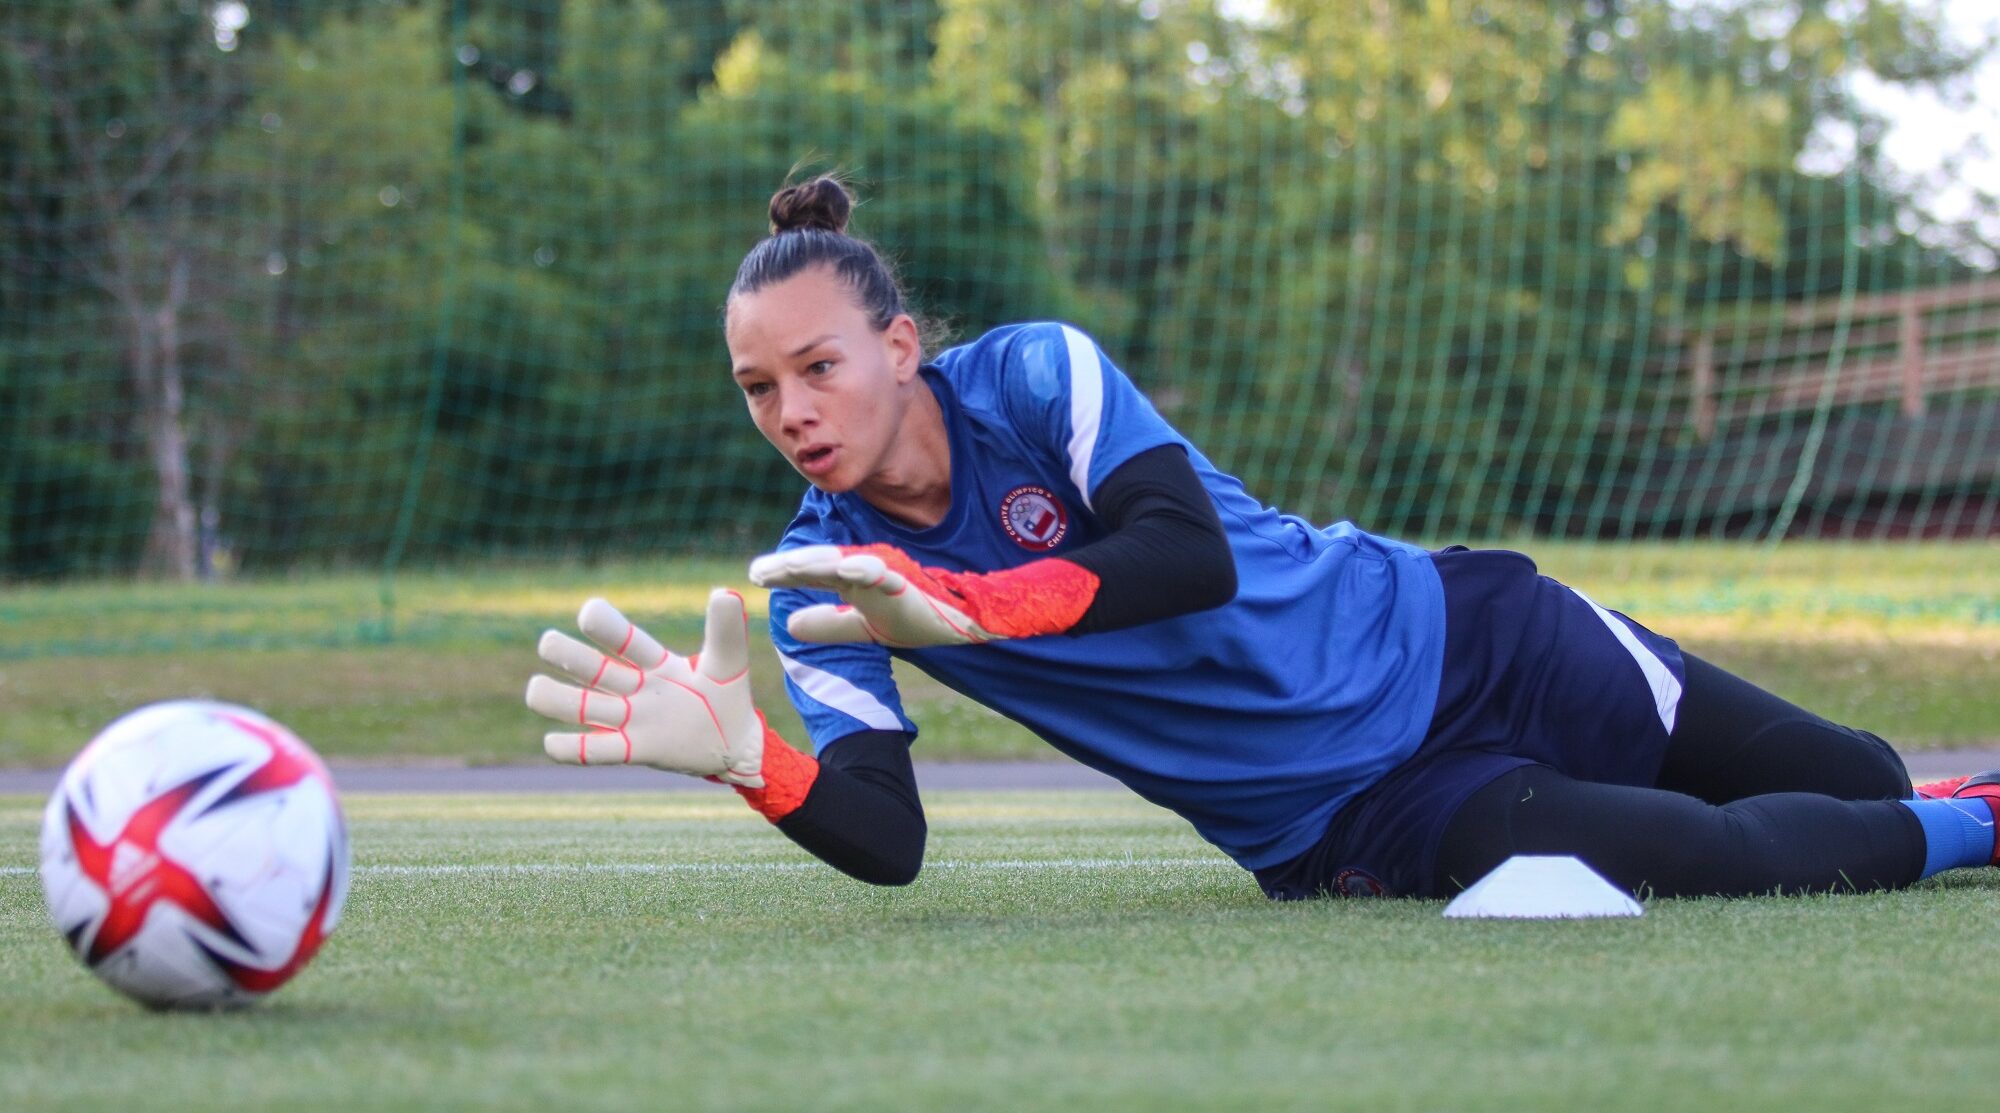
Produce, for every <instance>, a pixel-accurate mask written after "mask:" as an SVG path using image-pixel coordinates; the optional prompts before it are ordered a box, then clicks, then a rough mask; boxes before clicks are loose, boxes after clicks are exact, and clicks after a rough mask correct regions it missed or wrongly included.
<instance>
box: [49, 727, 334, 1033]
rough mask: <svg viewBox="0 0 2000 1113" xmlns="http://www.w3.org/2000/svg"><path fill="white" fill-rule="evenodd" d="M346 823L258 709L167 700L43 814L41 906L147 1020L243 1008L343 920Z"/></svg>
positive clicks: (298, 751) (98, 745) (309, 760)
mask: <svg viewBox="0 0 2000 1113" xmlns="http://www.w3.org/2000/svg"><path fill="white" fill-rule="evenodd" d="M347 874H348V849H347V824H346V820H345V819H344V818H343V817H342V815H341V811H340V799H339V797H338V796H337V795H336V794H335V792H334V787H333V778H332V776H330V775H329V774H328V773H327V771H326V766H325V765H324V764H323V763H321V761H320V759H319V755H317V754H315V753H313V752H312V749H311V748H310V747H308V746H307V745H306V744H305V743H304V742H301V741H299V739H298V738H297V736H295V735H293V734H292V732H291V731H289V730H286V729H285V728H284V727H282V726H280V725H278V724H277V723H275V722H273V721H272V720H270V719H268V718H266V717H265V716H263V715H260V714H258V713H257V712H255V711H252V710H250V709H249V708H245V707H238V706H235V705H234V704H227V703H214V702H209V701H205V700H175V701H172V702H168V703H156V704H152V705H150V706H147V707H142V708H140V709H138V710H137V711H134V712H132V713H130V714H128V715H126V716H124V717H123V718H121V719H119V720H118V721H117V722H115V723H112V724H111V725H110V726H108V727H106V728H104V730H103V731H102V732H101V733H99V734H98V736H97V737H96V738H94V739H92V740H91V742H90V744H89V745H88V746H85V747H84V748H83V752H82V753H80V754H78V755H77V757H76V760H75V761H72V762H70V765H69V768H68V769H67V770H65V771H64V772H63V776H62V782H61V783H60V784H58V785H57V786H56V791H55V795H54V796H52V797H50V798H49V806H48V810H47V811H46V812H44V813H43V816H42V895H43V897H44V898H45V899H46V900H47V901H48V907H49V915H50V916H52V917H53V918H54V919H55V922H56V927H57V928H58V929H60V930H61V931H62V933H63V936H64V938H66V939H68V940H69V944H70V947H71V949H73V950H74V951H75V952H76V956H77V958H78V959H80V960H81V961H82V962H83V964H84V965H85V966H87V967H89V968H90V970H91V972H92V973H94V974H96V975H97V976H98V977H100V978H103V979H104V980H105V981H106V982H109V983H110V984H111V985H112V986H114V987H116V988H117V989H118V990H120V991H122V992H124V993H125V994H127V995H129V996H131V997H133V998H136V999H137V1000H139V1001H141V1002H143V1003H145V1004H147V1005H150V1006H153V1007H155V1008H176V1007H189V1008H214V1007H222V1006H233V1005H243V1004H248V1003H249V1002H251V1001H254V1000H256V999H258V998H259V997H262V996H264V995H265V994H267V993H270V992H271V991H272V990H274V989H277V988H278V987H279V986H281V985H283V984H284V983H285V982H286V981H288V980H290V978H291V977H292V975H294V974H296V973H298V972H299V969H300V968H301V967H303V966H304V965H305V964H306V963H307V961H309V960H310V959H311V958H312V956H313V953H314V952H315V951H317V950H319V946H320V944H321V943H322V942H324V941H325V939H326V937H327V935H328V934H329V933H331V932H332V931H333V928H334V925H335V924H336V923H337V922H339V920H340V908H341V904H342V902H343V901H344V900H345V899H346V896H347Z"/></svg>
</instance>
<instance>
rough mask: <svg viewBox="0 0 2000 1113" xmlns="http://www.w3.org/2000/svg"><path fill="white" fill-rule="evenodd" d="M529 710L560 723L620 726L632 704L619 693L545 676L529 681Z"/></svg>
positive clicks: (629, 713) (628, 716) (628, 715)
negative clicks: (575, 684)
mask: <svg viewBox="0 0 2000 1113" xmlns="http://www.w3.org/2000/svg"><path fill="white" fill-rule="evenodd" d="M527 700H528V710H530V711H533V712H534V713H535V714H537V715H542V716H546V717H548V718H551V719H554V720H555V721H557V722H559V723H578V724H581V725H584V726H598V727H610V728H612V729H614V730H619V729H623V728H624V726H625V722H626V720H627V719H629V718H631V715H632V704H631V703H630V701H628V700H625V699H623V698H621V697H619V696H614V695H609V694H607V693H604V692H598V691H593V690H590V689H587V688H578V687H575V686H573V685H569V684H564V683H563V682H562V681H560V680H554V679H551V678H549V677H546V676H536V677H532V678H530V679H529V680H528V694H527Z"/></svg>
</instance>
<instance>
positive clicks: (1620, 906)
mask: <svg viewBox="0 0 2000 1113" xmlns="http://www.w3.org/2000/svg"><path fill="white" fill-rule="evenodd" d="M1645 911H1646V910H1645V909H1644V908H1641V907H1640V906H1639V902H1638V901H1636V900H1633V899H1632V898H1631V897H1630V896H1627V895H1626V894H1625V893H1622V892H1620V891H1619V890H1618V888H1617V887H1616V886H1614V885H1612V884H1611V882H1609V881H1606V880H1604V878H1603V877H1602V876H1600V875H1599V874H1598V873H1597V871H1596V870H1593V869H1591V868H1590V867H1589V866H1586V865H1584V864H1583V862H1581V861H1580V860H1578V859H1576V858H1572V857H1570V856H1569V855H1566V854H1565V855H1559V856H1543V855H1533V854H1516V855H1515V856H1514V857H1512V858H1509V859H1507V860H1506V861H1504V862H1502V863H1500V865H1499V866H1498V867H1496V868H1495V869H1494V871H1493V872H1492V873H1489V874H1487V875H1486V876H1485V877H1482V878H1480V879H1479V882H1478V884H1476V885H1474V886H1473V887H1472V888H1470V889H1467V890H1466V891H1464V892H1463V893H1460V894H1458V896H1457V897H1456V898H1455V899H1453V900H1452V902H1451V903H1450V904H1447V905H1445V906H1444V914H1445V915H1446V916H1449V917H1452V918H1454V919H1459V918H1466V919H1486V920H1494V919H1498V920H1550V919H1554V920H1570V919H1586V918H1590V917H1596V916H1638V915H1642V914H1644V912H1645Z"/></svg>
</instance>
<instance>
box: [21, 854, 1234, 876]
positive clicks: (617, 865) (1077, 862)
mask: <svg viewBox="0 0 2000 1113" xmlns="http://www.w3.org/2000/svg"><path fill="white" fill-rule="evenodd" d="M1220 867H1228V868H1230V869H1235V868H1236V864H1235V863H1234V862H1231V861H1228V860H1227V859H1223V858H1002V859H994V860H990V861H978V860H974V859H945V860H943V861H937V862H925V863H924V869H925V870H963V871H966V872H972V873H977V872H980V871H983V870H1004V871H1026V872H1034V871H1037V870H1118V869H1186V868H1207V869H1216V868H1220ZM828 868H830V867H827V866H823V865H821V864H819V863H817V862H576V863H564V862H521V863H501V862H492V863H480V864H476V865H456V864H434V865H418V866H356V867H354V873H355V874H356V875H357V876H360V877H447V876H458V875H471V876H488V875H491V876H499V877H504V876H509V875H528V876H535V875H543V874H556V875H568V874H607V873H608V874H620V873H624V874H642V875H643V874H676V873H692V874H728V873H807V872H811V871H813V870H823V869H828ZM34 872H36V871H35V867H33V866H0V877H22V876H26V875H28V874H32V873H34Z"/></svg>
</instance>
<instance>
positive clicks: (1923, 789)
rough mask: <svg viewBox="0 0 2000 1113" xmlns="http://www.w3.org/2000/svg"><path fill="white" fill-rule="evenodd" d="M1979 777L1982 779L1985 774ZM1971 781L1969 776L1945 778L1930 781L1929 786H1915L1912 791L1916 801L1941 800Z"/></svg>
mask: <svg viewBox="0 0 2000 1113" xmlns="http://www.w3.org/2000/svg"><path fill="white" fill-rule="evenodd" d="M1979 776H1982V777H1983V776H1986V774H1984V773H1981V774H1979ZM1971 779H1972V777H1971V776H1964V777H1946V778H1945V779H1944V780H1941V781H1931V782H1930V783H1929V784H1920V785H1917V786H1916V788H1915V789H1914V790H1913V791H1915V792H1916V794H1917V799H1919V800H1942V799H1944V798H1945V797H1947V796H1950V795H1951V794H1952V793H1954V792H1957V791H1958V788H1959V786H1960V785H1962V784H1964V783H1965V782H1967V781H1969V780H1971Z"/></svg>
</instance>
